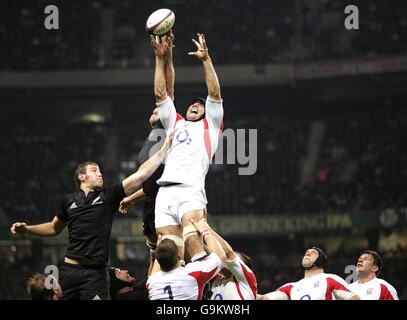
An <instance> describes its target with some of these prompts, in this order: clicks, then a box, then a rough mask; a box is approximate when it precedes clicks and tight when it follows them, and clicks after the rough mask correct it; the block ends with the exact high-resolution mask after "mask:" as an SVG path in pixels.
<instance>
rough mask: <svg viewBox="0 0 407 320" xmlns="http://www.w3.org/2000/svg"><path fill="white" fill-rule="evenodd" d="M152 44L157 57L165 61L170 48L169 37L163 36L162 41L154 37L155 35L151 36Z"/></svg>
mask: <svg viewBox="0 0 407 320" xmlns="http://www.w3.org/2000/svg"><path fill="white" fill-rule="evenodd" d="M150 43H151V46H152V47H153V50H154V53H155V55H156V56H157V57H158V58H161V59H164V58H165V56H166V54H167V50H168V47H169V43H168V37H167V36H163V37H162V38H161V41H160V38H159V37H154V36H153V35H150Z"/></svg>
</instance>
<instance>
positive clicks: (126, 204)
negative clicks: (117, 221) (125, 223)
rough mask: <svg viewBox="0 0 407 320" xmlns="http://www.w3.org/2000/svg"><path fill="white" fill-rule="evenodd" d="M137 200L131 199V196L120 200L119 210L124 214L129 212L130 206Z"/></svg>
mask: <svg viewBox="0 0 407 320" xmlns="http://www.w3.org/2000/svg"><path fill="white" fill-rule="evenodd" d="M134 203H135V201H133V200H132V199H131V197H130V196H129V197H126V198H124V199H123V200H122V201H120V205H119V212H120V213H122V214H125V213H127V211H128V210H129V208H130V207H132V206H133V205H134Z"/></svg>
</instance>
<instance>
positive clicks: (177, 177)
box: [151, 34, 223, 260]
mask: <svg viewBox="0 0 407 320" xmlns="http://www.w3.org/2000/svg"><path fill="white" fill-rule="evenodd" d="M192 41H193V42H194V44H195V45H196V47H197V51H195V52H189V53H188V54H189V55H190V56H194V57H197V58H198V59H200V60H201V61H202V65H203V69H204V74H205V81H206V86H207V89H208V97H207V99H203V98H196V99H193V100H192V102H191V104H190V105H189V107H188V110H187V113H186V117H185V118H184V117H182V116H181V115H180V114H178V113H177V111H176V109H175V105H174V102H173V100H172V99H171V98H170V97H169V96H168V93H167V91H166V77H165V56H166V51H167V50H168V47H169V44H168V39H167V37H166V36H164V37H163V38H162V40H161V43H157V42H156V40H155V38H154V37H153V36H152V37H151V44H152V46H153V49H154V53H155V56H156V60H155V76H154V92H155V97H156V101H157V106H158V108H159V115H160V120H161V123H162V124H163V126H164V128H165V130H166V132H167V134H168V132H171V131H173V130H174V129H175V132H174V141H173V146H172V148H171V149H170V151H169V154H168V156H167V159H166V162H165V167H164V173H163V175H162V176H161V178H160V179H159V180H158V181H157V183H158V184H159V185H160V190H159V192H158V195H157V198H156V208H155V227H156V230H157V234H161V235H162V236H163V239H165V238H170V239H172V240H174V242H175V243H176V244H177V245H178V247H179V249H180V250H181V251H182V252H183V251H184V250H183V246H184V242H185V246H186V249H187V250H186V251H187V252H186V253H187V256H188V253H189V254H190V253H192V252H196V250H195V249H196V248H192V247H191V246H194V243H196V241H192V240H193V238H196V239H198V238H199V235H198V233H197V232H196V230H195V228H194V227H193V225H192V224H191V223H190V220H191V219H194V220H195V221H199V220H200V219H201V218H202V217H203V216H204V209H205V208H206V204H207V199H206V194H205V177H206V174H207V172H208V169H209V164H210V162H211V159H212V156H213V154H214V153H215V151H216V148H217V146H218V140H219V136H220V132H221V127H222V123H223V121H222V119H223V104H222V98H221V94H220V85H219V81H218V77H217V75H216V72H215V69H214V67H213V64H212V60H211V58H210V56H209V54H208V49H207V46H206V42H205V38H204V36H203V34H198V41H196V40H194V39H193V40H192ZM198 255H200V254H198ZM192 260H195V259H194V257H192Z"/></svg>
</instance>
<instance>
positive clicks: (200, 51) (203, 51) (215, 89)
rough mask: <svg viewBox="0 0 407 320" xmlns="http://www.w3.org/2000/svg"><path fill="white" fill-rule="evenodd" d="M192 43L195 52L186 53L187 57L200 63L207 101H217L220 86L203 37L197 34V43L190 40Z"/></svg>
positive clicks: (219, 97) (219, 96) (219, 98)
mask: <svg viewBox="0 0 407 320" xmlns="http://www.w3.org/2000/svg"><path fill="white" fill-rule="evenodd" d="M192 42H193V43H194V44H195V45H196V47H197V51H195V52H188V55H190V56H195V57H197V58H198V59H200V60H201V61H202V64H203V68H204V73H205V81H206V86H207V88H208V96H209V99H212V100H217V101H219V100H221V99H222V98H221V95H220V84H219V80H218V75H217V74H216V71H215V68H214V66H213V64H212V59H211V57H210V56H209V53H208V47H207V45H206V40H205V36H204V35H203V34H202V33H198V41H196V40H195V39H192Z"/></svg>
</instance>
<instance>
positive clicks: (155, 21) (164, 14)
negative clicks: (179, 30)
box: [146, 9, 175, 35]
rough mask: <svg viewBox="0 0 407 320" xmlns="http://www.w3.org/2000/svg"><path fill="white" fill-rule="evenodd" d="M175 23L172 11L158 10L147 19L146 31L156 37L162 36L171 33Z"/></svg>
mask: <svg viewBox="0 0 407 320" xmlns="http://www.w3.org/2000/svg"><path fill="white" fill-rule="evenodd" d="M174 23H175V14H174V12H173V11H172V10H170V9H158V10H156V11H154V12H153V13H152V14H150V16H149V17H148V19H147V22H146V31H147V32H148V33H150V34H154V35H162V34H164V33H167V32H168V31H170V29H171V28H172V26H173V25H174Z"/></svg>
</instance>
